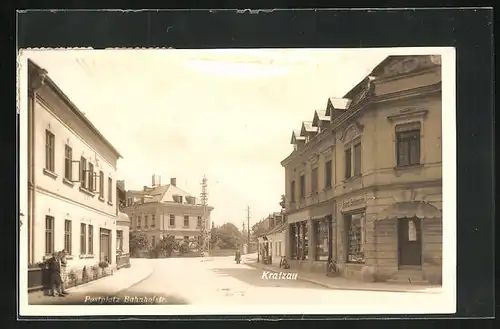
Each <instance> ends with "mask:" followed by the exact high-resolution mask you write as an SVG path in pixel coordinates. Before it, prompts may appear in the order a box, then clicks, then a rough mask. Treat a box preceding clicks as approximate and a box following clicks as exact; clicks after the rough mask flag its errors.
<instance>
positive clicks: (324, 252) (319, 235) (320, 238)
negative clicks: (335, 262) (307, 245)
mask: <svg viewBox="0 0 500 329" xmlns="http://www.w3.org/2000/svg"><path fill="white" fill-rule="evenodd" d="M314 229H315V232H314V234H315V235H316V236H315V240H316V254H315V258H316V259H315V260H321V261H323V260H324V261H327V260H328V222H327V221H326V220H319V221H316V222H314Z"/></svg>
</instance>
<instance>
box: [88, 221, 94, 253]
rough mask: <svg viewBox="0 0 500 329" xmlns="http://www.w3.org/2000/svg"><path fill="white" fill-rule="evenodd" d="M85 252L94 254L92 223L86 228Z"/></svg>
mask: <svg viewBox="0 0 500 329" xmlns="http://www.w3.org/2000/svg"><path fill="white" fill-rule="evenodd" d="M87 233H88V234H87V243H88V246H87V249H88V250H87V253H88V255H93V254H94V225H89V226H88V228H87Z"/></svg>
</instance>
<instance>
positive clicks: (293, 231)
mask: <svg viewBox="0 0 500 329" xmlns="http://www.w3.org/2000/svg"><path fill="white" fill-rule="evenodd" d="M290 238H291V239H290V240H291V241H290V242H291V243H290V244H291V248H290V249H291V254H290V256H291V259H297V255H298V254H297V252H298V239H299V237H298V234H297V226H296V225H295V224H291V225H290Z"/></svg>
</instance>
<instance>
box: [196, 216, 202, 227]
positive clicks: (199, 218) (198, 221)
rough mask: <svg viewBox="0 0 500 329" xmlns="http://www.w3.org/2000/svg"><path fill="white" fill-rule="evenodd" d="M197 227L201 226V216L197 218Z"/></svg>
mask: <svg viewBox="0 0 500 329" xmlns="http://www.w3.org/2000/svg"><path fill="white" fill-rule="evenodd" d="M196 227H201V216H198V218H197V219H196Z"/></svg>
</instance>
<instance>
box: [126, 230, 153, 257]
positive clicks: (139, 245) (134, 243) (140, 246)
mask: <svg viewBox="0 0 500 329" xmlns="http://www.w3.org/2000/svg"><path fill="white" fill-rule="evenodd" d="M149 248H150V244H149V241H148V238H147V236H146V235H145V234H143V233H138V232H130V234H129V249H130V253H131V254H133V255H136V254H137V253H139V252H141V251H145V250H149Z"/></svg>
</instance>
